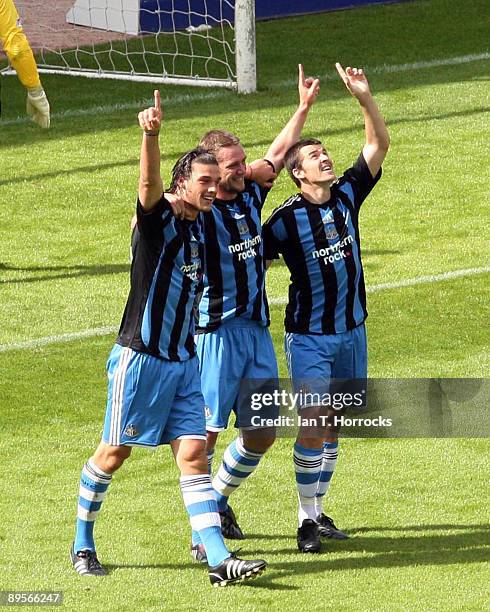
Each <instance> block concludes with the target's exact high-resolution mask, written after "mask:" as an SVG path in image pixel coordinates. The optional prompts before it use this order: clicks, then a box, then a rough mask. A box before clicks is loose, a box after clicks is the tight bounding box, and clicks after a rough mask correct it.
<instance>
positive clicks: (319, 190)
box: [301, 183, 331, 204]
mask: <svg viewBox="0 0 490 612" xmlns="http://www.w3.org/2000/svg"><path fill="white" fill-rule="evenodd" d="M301 194H302V195H303V196H304V197H305V198H306V199H307V200H308V202H311V203H312V204H323V203H324V202H328V200H330V195H331V192H330V183H327V184H325V185H313V184H311V183H310V184H305V183H302V184H301Z"/></svg>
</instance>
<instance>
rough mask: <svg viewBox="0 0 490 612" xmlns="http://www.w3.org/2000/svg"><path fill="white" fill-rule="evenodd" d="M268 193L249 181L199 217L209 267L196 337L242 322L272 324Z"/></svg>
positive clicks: (204, 282)
mask: <svg viewBox="0 0 490 612" xmlns="http://www.w3.org/2000/svg"><path fill="white" fill-rule="evenodd" d="M268 192H269V190H268V189H264V188H261V187H260V186H259V185H258V184H257V183H254V182H251V181H246V182H245V191H244V192H242V193H240V194H239V195H238V196H237V197H236V198H235V199H233V200H220V199H216V200H215V201H214V202H213V206H212V209H211V212H210V213H206V214H203V215H201V217H200V223H201V227H202V232H203V234H204V244H205V255H204V256H205V265H204V276H203V286H202V296H201V299H200V302H199V309H198V332H209V331H213V330H215V329H217V328H218V327H219V326H220V325H221V324H222V323H225V322H227V321H230V320H232V319H236V318H238V317H242V318H245V319H250V320H252V321H257V322H258V324H259V325H264V326H266V325H268V324H269V307H268V304H267V298H266V294H265V270H264V257H263V245H262V235H261V229H262V227H261V220H260V215H261V211H262V207H263V204H264V201H265V198H266V196H267V194H268Z"/></svg>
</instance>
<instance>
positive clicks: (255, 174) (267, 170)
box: [249, 159, 277, 188]
mask: <svg viewBox="0 0 490 612" xmlns="http://www.w3.org/2000/svg"><path fill="white" fill-rule="evenodd" d="M249 167H250V172H251V174H250V178H251V179H252V180H253V181H255V182H256V183H257V184H259V185H260V186H261V187H268V188H270V187H272V185H273V183H274V181H275V180H276V178H277V173H276V172H275V170H274V166H273V165H272V163H271V162H269V161H267V160H265V159H257V160H255V161H253V162H252V163H251V164H250V166H249Z"/></svg>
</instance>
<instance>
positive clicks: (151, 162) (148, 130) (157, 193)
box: [138, 89, 163, 210]
mask: <svg viewBox="0 0 490 612" xmlns="http://www.w3.org/2000/svg"><path fill="white" fill-rule="evenodd" d="M154 96H155V102H154V106H151V107H150V108H147V109H146V110H144V111H141V113H139V114H138V121H139V124H140V128H141V129H142V130H143V140H142V142H141V156H140V180H139V187H138V197H139V200H140V202H141V206H142V207H143V208H144V209H145V210H150V209H151V208H153V207H154V206H155V205H156V204H157V202H158V201H159V200H160V198H161V197H162V193H163V182H162V177H161V176H160V145H159V144H158V135H159V134H160V126H161V123H162V108H161V105H160V92H159V91H158V89H156V90H155V92H154Z"/></svg>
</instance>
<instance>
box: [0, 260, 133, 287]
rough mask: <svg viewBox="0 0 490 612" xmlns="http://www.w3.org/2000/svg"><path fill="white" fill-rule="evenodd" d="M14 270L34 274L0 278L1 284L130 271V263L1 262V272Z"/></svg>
mask: <svg viewBox="0 0 490 612" xmlns="http://www.w3.org/2000/svg"><path fill="white" fill-rule="evenodd" d="M3 270H6V271H13V272H29V273H32V276H24V277H21V278H6V279H1V278H0V284H2V285H7V284H12V285H13V284H19V283H37V282H41V281H49V280H58V279H66V278H78V277H81V276H104V275H110V274H121V273H123V272H125V273H127V272H129V263H127V264H102V265H95V266H94V265H88V266H84V265H74V266H31V267H22V266H11V265H9V264H5V263H0V273H1V272H2V271H3ZM36 272H56V274H39V275H36V274H35V273H36Z"/></svg>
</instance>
